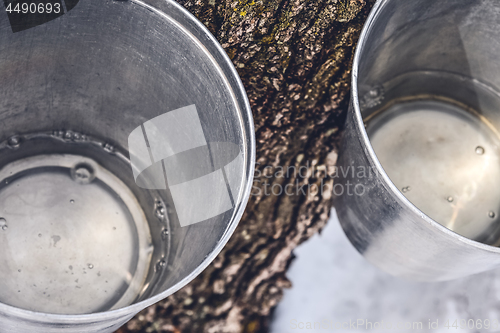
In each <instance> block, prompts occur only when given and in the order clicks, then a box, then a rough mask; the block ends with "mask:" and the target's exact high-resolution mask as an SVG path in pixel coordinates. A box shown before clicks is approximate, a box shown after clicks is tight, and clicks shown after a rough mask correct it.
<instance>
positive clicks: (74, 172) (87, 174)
mask: <svg viewBox="0 0 500 333" xmlns="http://www.w3.org/2000/svg"><path fill="white" fill-rule="evenodd" d="M71 178H73V180H74V181H75V182H77V183H78V184H81V185H86V184H89V183H91V182H92V181H93V180H94V178H95V174H94V169H93V168H92V167H91V166H90V165H88V164H86V163H81V164H78V165H76V166H75V167H74V168H73V169H71Z"/></svg>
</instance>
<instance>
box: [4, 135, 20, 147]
mask: <svg viewBox="0 0 500 333" xmlns="http://www.w3.org/2000/svg"><path fill="white" fill-rule="evenodd" d="M7 144H8V145H9V146H10V147H11V148H17V147H19V146H20V145H21V138H20V137H18V136H17V135H14V136H11V137H10V138H9V139H8V140H7Z"/></svg>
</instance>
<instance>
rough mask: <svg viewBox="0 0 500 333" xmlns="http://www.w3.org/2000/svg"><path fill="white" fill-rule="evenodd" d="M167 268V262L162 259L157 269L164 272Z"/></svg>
mask: <svg viewBox="0 0 500 333" xmlns="http://www.w3.org/2000/svg"><path fill="white" fill-rule="evenodd" d="M165 267H167V262H166V261H165V259H161V260H160V261H158V263H157V264H156V269H157V270H162V269H164V268H165Z"/></svg>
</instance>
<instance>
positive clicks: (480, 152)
mask: <svg viewBox="0 0 500 333" xmlns="http://www.w3.org/2000/svg"><path fill="white" fill-rule="evenodd" d="M476 154H478V155H483V154H484V148H483V147H481V146H477V147H476Z"/></svg>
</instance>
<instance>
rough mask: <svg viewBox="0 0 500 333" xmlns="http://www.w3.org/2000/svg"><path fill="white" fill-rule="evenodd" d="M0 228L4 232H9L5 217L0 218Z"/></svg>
mask: <svg viewBox="0 0 500 333" xmlns="http://www.w3.org/2000/svg"><path fill="white" fill-rule="evenodd" d="M0 228H2V230H7V229H8V228H9V227H8V226H7V220H6V219H5V218H3V217H0Z"/></svg>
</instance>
